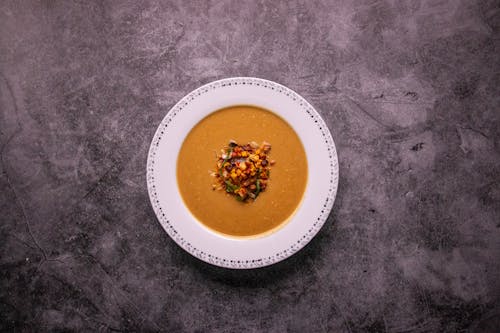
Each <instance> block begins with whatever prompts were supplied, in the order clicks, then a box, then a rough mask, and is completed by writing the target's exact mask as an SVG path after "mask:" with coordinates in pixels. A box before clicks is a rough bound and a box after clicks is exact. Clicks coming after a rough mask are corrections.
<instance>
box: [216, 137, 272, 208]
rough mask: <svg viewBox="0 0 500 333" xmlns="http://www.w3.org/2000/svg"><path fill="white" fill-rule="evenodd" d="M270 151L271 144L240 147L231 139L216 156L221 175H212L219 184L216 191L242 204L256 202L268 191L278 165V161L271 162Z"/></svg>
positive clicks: (248, 144)
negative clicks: (276, 162)
mask: <svg viewBox="0 0 500 333" xmlns="http://www.w3.org/2000/svg"><path fill="white" fill-rule="evenodd" d="M270 150H271V144H270V143H268V142H263V143H262V144H261V145H259V144H257V143H256V142H254V141H252V142H249V143H247V144H245V145H239V144H238V143H237V142H236V141H234V140H230V141H229V143H228V145H227V147H225V148H224V149H222V150H221V154H220V155H218V156H217V157H216V158H217V161H216V166H217V170H218V172H216V173H212V175H213V176H214V178H215V181H216V184H214V185H213V186H212V188H213V189H214V190H216V189H217V190H225V192H227V193H228V194H231V195H233V196H234V197H235V198H236V199H237V200H238V201H242V202H251V201H254V200H255V199H257V197H258V196H259V194H260V193H262V192H263V191H265V189H266V187H267V182H268V178H269V173H270V168H271V166H272V165H274V164H275V161H274V160H271V161H270V162H269V161H268V154H269V152H270Z"/></svg>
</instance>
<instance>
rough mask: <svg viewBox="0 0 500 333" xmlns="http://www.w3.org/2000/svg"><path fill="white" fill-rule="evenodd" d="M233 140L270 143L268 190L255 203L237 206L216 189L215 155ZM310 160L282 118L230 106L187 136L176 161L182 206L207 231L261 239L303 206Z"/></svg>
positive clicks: (208, 118)
mask: <svg viewBox="0 0 500 333" xmlns="http://www.w3.org/2000/svg"><path fill="white" fill-rule="evenodd" d="M230 140H235V141H236V142H238V143H242V144H244V143H248V142H252V141H254V142H259V143H260V142H269V143H270V144H271V145H272V149H271V151H270V153H269V158H272V160H274V161H275V162H276V163H275V164H274V165H273V167H272V168H271V170H270V174H269V179H268V183H267V188H266V190H265V192H262V193H261V194H260V195H259V196H258V198H256V199H255V201H252V202H239V201H237V200H235V198H234V197H233V196H230V195H229V194H227V193H226V192H225V191H223V190H222V191H221V190H214V188H213V184H214V178H213V176H211V175H210V174H211V173H213V172H214V171H216V168H217V167H216V154H219V153H220V149H221V148H223V147H225V146H227V144H228V142H229V141H230ZM306 182H307V160H306V154H305V151H304V147H303V146H302V142H301V141H300V139H299V137H298V136H297V133H295V131H294V130H293V128H292V127H291V126H290V125H289V124H288V123H287V122H286V121H285V120H283V119H282V118H281V117H279V116H277V115H276V114H274V113H272V112H270V111H268V110H265V109H262V108H259V107H255V106H246V105H242V106H232V107H228V108H225V109H222V110H218V111H216V112H214V113H211V114H210V115H208V116H207V117H205V118H204V119H202V120H201V121H200V122H199V123H198V124H197V125H196V126H195V127H194V128H193V129H192V130H191V131H190V133H189V134H188V135H187V137H186V139H185V140H184V142H183V144H182V147H181V150H180V152H179V157H178V160H177V183H178V186H179V190H180V193H181V196H182V198H183V200H184V203H185V204H186V206H187V207H188V209H189V210H190V211H191V213H192V214H193V215H194V216H195V218H196V219H197V220H198V221H199V222H201V223H203V224H204V225H205V226H207V227H208V228H210V229H212V230H214V231H216V232H219V233H222V234H225V235H229V236H237V237H244V236H247V237H248V236H257V235H262V234H266V233H269V232H272V231H274V230H276V229H278V228H279V227H281V226H282V225H284V224H285V223H286V221H287V220H288V219H289V218H290V217H291V216H292V214H293V213H294V211H295V210H296V208H297V207H298V205H299V204H300V202H301V199H302V196H303V194H304V190H305V187H306Z"/></svg>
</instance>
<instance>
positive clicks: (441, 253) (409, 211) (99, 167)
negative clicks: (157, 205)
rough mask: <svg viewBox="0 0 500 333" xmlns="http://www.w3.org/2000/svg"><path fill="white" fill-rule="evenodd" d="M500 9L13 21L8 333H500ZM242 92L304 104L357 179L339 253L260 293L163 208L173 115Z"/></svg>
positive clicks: (53, 4) (344, 194) (342, 220)
mask: <svg viewBox="0 0 500 333" xmlns="http://www.w3.org/2000/svg"><path fill="white" fill-rule="evenodd" d="M499 6H500V5H499V2H498V1H467V0H463V1H459V0H453V1H445V0H436V1H419V0H415V1H388V0H381V1H347V0H345V1H290V2H281V1H234V2H228V1H199V2H195V1H175V2H167V1H161V2H153V1H144V2H142V1H140V2H139V1H128V2H125V1H106V2H92V1H90V2H89V1H36V2H35V1H32V2H31V1H2V2H1V3H0V72H1V74H0V92H1V95H0V98H1V100H0V147H1V148H0V149H1V150H0V152H1V164H0V167H1V169H0V170H1V173H0V220H1V224H0V330H2V331H18V332H35V331H36V332H49V331H50V332H57V331H59V332H62V331H88V332H96V331H104V332H105V331H144V332H149V331H151V332H153V331H165V332H401V333H403V332H464V331H473V332H495V331H496V332H498V328H499V327H500V321H499V319H498V318H499V317H500V110H499V108H500V93H499V92H500V56H499V55H500V40H499V37H500V34H499V29H500V8H499ZM230 76H257V77H262V78H266V79H270V80H275V81H277V82H280V83H282V84H285V85H287V86H289V87H290V88H292V89H294V90H296V91H297V92H299V93H300V94H302V95H303V96H304V97H305V98H307V99H308V100H309V101H310V102H311V103H312V104H313V105H314V106H315V107H316V108H317V109H318V110H319V112H320V113H321V114H322V115H323V117H324V118H325V119H326V121H327V123H328V126H329V127H330V130H331V131H332V134H333V137H334V139H335V141H336V144H337V148H338V151H339V158H340V174H341V179H340V187H339V192H338V197H337V201H336V202H335V205H334V209H333V212H332V214H331V215H330V217H329V219H328V221H327V223H326V225H325V227H324V228H323V229H322V231H321V232H320V234H319V235H318V236H317V237H316V238H315V239H314V240H313V242H312V243H310V244H309V245H308V246H307V247H306V248H305V249H304V250H303V251H301V252H300V253H299V254H297V255H295V256H294V257H292V258H290V259H289V260H287V261H285V262H282V263H280V264H277V265H275V266H272V267H268V268H265V269H260V270H254V271H231V270H225V269H219V268H216V267H211V266H209V265H207V264H204V263H202V262H200V261H198V260H197V259H194V258H193V257H191V256H190V255H189V254H187V253H185V252H184V251H183V250H181V249H180V248H179V247H178V246H176V245H175V244H174V242H173V241H172V240H170V239H169V237H168V236H167V235H166V233H165V232H163V230H162V228H161V226H160V224H159V223H158V222H157V220H156V218H155V216H154V213H153V211H152V208H151V207H150V204H149V200H148V195H147V190H146V179H145V165H146V155H147V150H148V146H149V143H150V140H151V138H152V136H153V133H154V131H155V129H156V126H157V125H158V124H159V122H160V120H161V119H162V118H163V116H164V115H165V113H166V112H167V111H168V109H169V108H170V107H171V106H172V105H173V104H174V103H175V102H176V101H177V100H178V99H179V98H181V97H182V96H183V95H184V94H186V93H187V92H189V91H191V90H192V89H194V88H196V87H198V86H199V85H201V84H203V83H207V82H209V81H212V80H214V79H218V78H224V77H230ZM172 209H175V208H172Z"/></svg>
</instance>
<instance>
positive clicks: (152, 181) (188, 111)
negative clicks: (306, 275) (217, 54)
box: [147, 77, 339, 269]
mask: <svg viewBox="0 0 500 333" xmlns="http://www.w3.org/2000/svg"><path fill="white" fill-rule="evenodd" d="M238 94H239V95H238ZM210 95H213V96H212V97H213V98H210V99H209V98H207V97H209V96H210ZM238 96H239V97H238ZM238 98H239V99H238ZM202 102H203V103H204V104H203V107H201V106H200V105H201V104H200V103H202ZM273 103H274V104H273ZM277 103H280V104H277ZM238 104H239V105H241V104H246V105H248V104H251V105H256V106H260V107H263V108H265V109H269V110H271V111H273V112H275V113H276V114H278V115H279V116H281V117H282V118H283V119H285V120H287V122H289V123H290V125H291V126H292V127H293V128H294V129H295V131H296V132H297V134H298V135H299V137H300V138H301V140H302V143H303V144H304V147H305V149H306V154H307V160H308V165H309V167H308V169H309V170H308V184H307V186H306V190H305V194H304V199H303V200H302V203H301V204H300V206H299V207H298V208H297V210H296V212H295V214H294V216H292V217H291V221H290V222H287V224H286V225H285V226H284V227H282V228H280V229H279V230H278V231H276V232H274V233H272V234H270V235H268V236H264V237H257V238H250V239H236V238H231V237H224V236H221V235H220V234H218V233H216V232H213V231H211V230H209V229H208V228H206V227H204V226H203V225H202V224H201V223H200V222H198V221H197V220H196V219H195V218H194V216H193V215H192V214H191V213H190V212H189V209H188V208H187V207H185V205H184V202H183V201H182V198H181V196H180V193H179V190H178V187H177V182H176V179H175V178H176V169H175V165H176V160H177V155H178V152H179V150H180V146H181V145H182V142H183V141H184V138H185V136H186V135H187V134H188V133H189V131H190V130H191V129H192V127H193V126H194V125H196V123H197V122H199V121H200V120H201V119H203V118H204V117H206V116H207V115H208V114H210V113H212V112H214V111H216V110H219V109H221V108H223V107H227V106H231V105H238ZM285 105H287V106H288V108H287V109H286V110H284V108H285ZM308 148H309V149H308ZM311 150H313V151H311ZM166 155H168V156H166ZM172 158H174V159H175V161H173V162H172V161H171V160H172ZM318 160H319V161H318ZM172 163H173V164H172ZM319 163H321V164H319ZM165 166H167V167H165ZM172 166H173V167H172ZM317 173H319V175H318V174H317ZM311 177H313V179H312V180H314V181H311ZM318 177H319V178H318ZM338 177H339V170H338V157H337V151H336V147H335V143H334V141H333V138H332V135H331V133H330V131H329V129H328V126H327V125H326V123H325V122H324V120H323V119H322V118H321V116H320V115H319V113H318V112H317V111H316V110H315V109H314V108H313V107H312V106H311V105H310V104H309V103H308V102H307V101H306V100H305V99H304V98H303V97H301V96H300V95H299V94H297V93H296V92H294V91H293V90H291V89H289V88H287V87H285V86H283V85H281V84H278V83H276V82H273V81H269V80H265V79H259V78H253V77H234V78H226V79H222V80H217V81H214V82H210V83H207V84H205V85H203V86H201V87H199V88H197V89H195V90H194V91H192V92H190V93H189V94H188V95H186V96H185V97H183V98H182V99H181V100H180V101H179V102H178V103H177V104H175V105H174V106H173V107H172V108H171V109H170V111H169V112H168V113H167V115H166V116H165V117H164V118H163V120H162V122H161V124H160V125H159V126H158V129H157V130H156V133H155V135H154V137H153V140H152V142H151V146H150V149H149V154H148V159H147V187H148V193H149V198H150V201H151V205H152V207H153V210H154V212H155V214H156V216H157V218H158V220H159V222H160V224H161V225H162V227H163V228H164V230H165V231H166V232H167V234H168V235H169V236H170V237H171V238H172V239H173V240H174V241H175V242H176V243H177V244H178V245H179V246H180V247H181V248H183V249H184V250H186V251H187V252H188V253H190V254H191V255H193V256H195V257H196V258H198V259H200V260H203V261H205V262H207V263H209V264H212V265H216V266H220V267H225V268H233V269H250V268H259V267H265V266H268V265H271V264H274V263H277V262H279V261H282V260H284V259H286V258H288V257H290V256H291V255H293V254H294V253H296V252H297V251H299V250H300V249H302V248H303V247H304V246H305V245H306V244H307V243H309V241H311V239H312V238H313V237H314V236H315V235H316V234H317V233H318V232H319V230H320V229H321V227H322V226H323V225H324V223H325V221H326V220H327V218H328V215H329V213H330V211H331V209H332V207H333V203H334V201H335V197H336V194H337V188H338ZM318 179H322V181H321V182H318ZM172 186H173V187H172ZM306 199H307V200H306ZM304 201H305V203H304ZM304 210H305V211H304ZM292 222H293V223H292ZM290 225H291V226H290ZM287 233H288V234H289V235H287Z"/></svg>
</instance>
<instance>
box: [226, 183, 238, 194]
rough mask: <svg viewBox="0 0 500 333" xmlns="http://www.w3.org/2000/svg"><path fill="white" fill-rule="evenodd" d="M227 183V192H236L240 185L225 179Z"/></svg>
mask: <svg viewBox="0 0 500 333" xmlns="http://www.w3.org/2000/svg"><path fill="white" fill-rule="evenodd" d="M224 182H225V183H226V192H227V193H232V192H235V191H236V190H237V189H238V188H239V187H238V186H236V185H234V184H233V183H231V182H230V181H229V180H226V181H224Z"/></svg>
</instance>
